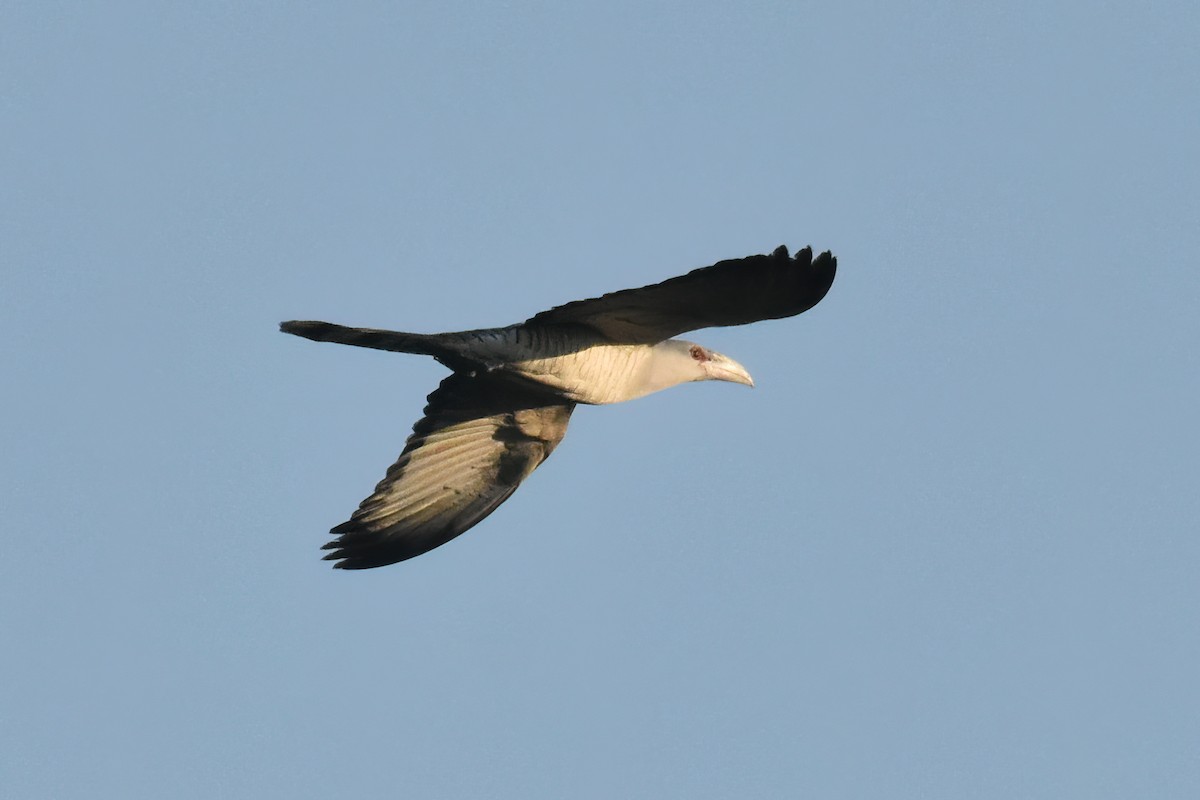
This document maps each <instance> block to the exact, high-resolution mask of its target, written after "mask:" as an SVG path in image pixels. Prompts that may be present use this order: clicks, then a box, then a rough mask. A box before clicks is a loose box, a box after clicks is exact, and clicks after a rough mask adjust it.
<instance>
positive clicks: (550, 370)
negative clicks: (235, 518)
mask: <svg viewBox="0 0 1200 800" xmlns="http://www.w3.org/2000/svg"><path fill="white" fill-rule="evenodd" d="M836 272H837V259H836V258H835V257H834V256H833V255H832V253H830V252H828V251H826V252H824V253H822V254H820V255H819V256H817V257H816V258H813V254H812V248H811V247H805V248H803V249H802V250H800V251H798V252H797V253H796V254H795V255H794V256H790V255H789V254H788V249H787V247H784V246H781V247H778V248H776V249H775V250H774V251H773V252H772V253H770V254H769V255H767V254H763V255H751V256H747V257H745V258H736V259H728V260H725V261H719V262H717V263H716V264H713V265H712V266H708V267H702V268H700V269H695V270H692V271H691V272H688V273H687V274H685V275H681V276H679V277H676V278H671V279H669V280H665V281H662V282H661V283H655V284H651V285H648V286H643V287H641V288H637V289H625V290H622V291H618V292H611V293H609V294H605V295H602V296H600V297H595V298H591V299H588V300H576V301H574V302H570V303H567V304H565V305H561V306H557V307H555V308H551V309H550V310H548V311H543V312H541V313H539V314H535V315H534V316H532V317H530V318H529V319H527V320H525V321H524V322H521V323H517V324H515V325H508V326H506V327H502V328H481V329H478V330H469V331H456V332H450V333H434V334H422V333H404V332H400V331H391V330H379V329H374V328H351V327H345V326H342V325H335V324H333V323H330V322H319V321H304V320H292V321H289V322H283V323H280V326H279V327H280V330H281V331H283V332H284V333H290V334H294V335H296V336H301V337H304V338H306V339H311V340H314V341H318V342H335V343H338V344H346V345H354V346H357V347H368V348H372V349H375V350H388V351H393V352H400V353H413V354H418V355H426V356H432V357H433V358H435V359H436V360H437V361H439V362H440V363H441V364H443V365H444V366H446V367H449V368H450V370H451V374H450V375H449V376H448V377H447V378H445V379H444V380H443V381H442V382H441V384H440V385H439V386H438V388H437V389H436V390H434V392H433V393H432V394H430V395H429V396H428V398H427V402H428V405H426V406H425V410H424V416H423V417H422V418H421V419H420V420H419V421H418V422H417V423H416V425H415V426H414V427H413V432H412V434H411V435H410V436H409V437H408V439H407V441H406V442H405V445H404V449H403V451H402V452H401V453H400V456H399V459H398V460H397V461H396V462H395V463H394V464H393V465H392V466H391V467H390V468H389V469H388V470H387V474H386V475H385V476H384V478H383V479H382V480H381V481H380V482H379V484H378V485H377V486H376V487H375V491H374V492H373V493H372V494H371V495H370V496H369V497H367V498H366V499H365V500H363V501H362V503H361V504H360V505H359V507H358V509H357V510H356V511H355V512H354V513H353V514H352V515H351V517H350V519H349V520H347V521H346V522H343V523H342V524H340V525H337V526H335V527H334V528H332V529H331V531H330V533H331V534H333V535H334V536H336V538H335V539H333V540H332V541H330V542H327V543H326V544H325V545H324V546H323V548H322V549H325V550H330V551H331V552H330V553H328V554H327V555H325V556H324V558H325V560H328V561H333V562H334V564H333V566H334V567H335V568H338V569H350V570H357V569H370V568H374V567H382V566H386V565H389V564H395V563H397V562H400V561H404V560H406V559H410V558H413V557H414V556H419V555H421V554H423V553H426V552H428V551H430V550H432V549H434V548H435V547H440V546H441V545H443V544H445V543H446V542H448V541H450V540H451V539H453V538H455V537H456V536H458V535H459V534H461V533H463V532H465V531H467V530H469V529H470V528H472V527H473V526H475V525H476V524H478V523H479V522H480V521H482V520H483V519H484V518H485V517H487V516H488V515H489V514H491V513H492V512H493V511H495V510H496V508H497V507H498V506H499V505H500V504H501V503H503V502H504V501H505V500H507V499H508V498H509V496H510V495H512V493H513V492H514V491H516V489H517V487H518V486H519V485H520V484H521V482H522V481H524V480H525V479H526V478H527V477H529V475H530V473H532V472H533V471H534V470H535V469H536V468H537V467H538V466H540V465H541V463H542V462H543V461H545V460H546V458H547V457H548V456H549V455H550V454H551V453H552V452H553V451H554V449H555V447H557V446H558V443H559V442H560V441H562V438H563V436H564V435H565V434H566V432H567V423H568V422H569V421H570V418H571V412H572V411H574V410H575V406H576V405H577V404H585V405H606V404H610V403H619V402H622V401H625V400H632V399H635V398H638V397H643V396H645V395H648V394H650V393H652V392H657V391H661V390H662V389H667V388H670V387H672V386H675V385H678V384H681V383H687V382H690V381H706V380H718V381H730V382H733V383H738V384H744V385H746V386H753V385H754V381H753V379H752V378H751V377H750V373H749V372H747V371H746V368H745V367H743V366H742V365H741V364H739V363H738V362H736V361H734V360H733V359H731V358H729V357H728V356H725V355H722V354H721V353H718V352H716V351H714V350H710V349H709V348H707V347H703V346H701V345H699V344H696V343H694V342H689V341H684V340H682V339H676V338H674V337H675V336H678V335H679V334H681V333H684V332H687V331H692V330H697V329H700V328H708V327H720V326H730V325H745V324H747V323H751V322H759V321H761V320H769V319H781V318H784V317H791V316H795V315H796V314H800V313H801V312H804V311H807V310H808V309H810V308H812V307H813V306H815V305H816V304H817V303H818V302H820V301H821V299H822V298H823V297H825V295H826V293H827V292H828V291H829V287H830V286H831V285H832V283H833V279H834V275H835V274H836Z"/></svg>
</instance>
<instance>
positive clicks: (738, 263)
mask: <svg viewBox="0 0 1200 800" xmlns="http://www.w3.org/2000/svg"><path fill="white" fill-rule="evenodd" d="M836 272H837V259H836V258H834V257H833V256H832V255H831V254H830V253H828V252H825V253H822V254H821V255H819V256H817V258H816V259H815V260H814V259H813V257H812V248H810V247H806V248H804V249H803V250H801V251H800V252H798V253H796V256H795V258H789V257H788V251H787V248H786V247H780V248H778V249H777V250H776V251H775V252H774V253H771V255H769V256H766V255H760V256H748V257H747V258H735V259H731V260H729V261H721V262H718V263H716V264H713V265H712V266H711V267H704V268H702V269H697V270H693V271H691V272H689V273H688V274H687V275H681V276H680V277H678V278H671V279H670V280H667V281H663V282H662V283H656V284H653V285H651V286H643V287H642V288H640V289H625V290H624V291H620V292H612V293H610V294H606V295H604V296H602V297H596V298H593V299H591V300H576V301H575V302H573V303H567V304H566V305H564V306H559V307H558V308H552V309H550V310H549V311H543V312H542V313H540V314H538V315H536V316H534V317H531V318H530V319H528V320H526V324H527V325H536V324H559V323H575V324H580V325H587V326H589V327H591V328H594V329H596V330H598V331H600V332H601V333H602V334H604V335H605V336H607V337H609V338H610V339H613V340H615V341H619V342H629V343H631V344H641V343H645V344H650V343H654V342H660V341H662V340H663V339H669V338H671V337H672V336H676V335H678V334H680V333H683V332H684V331H691V330H696V329H697V328H709V327H713V326H723V325H745V324H746V323H748V322H757V321H759V320H763V319H779V318H781V317H790V316H794V315H795V314H799V313H800V312H802V311H807V310H808V309H810V308H812V307H813V306H815V305H816V304H817V303H818V302H820V300H821V298H822V297H824V296H825V293H826V292H828V291H829V287H830V285H831V284H832V283H833V276H834V273H836Z"/></svg>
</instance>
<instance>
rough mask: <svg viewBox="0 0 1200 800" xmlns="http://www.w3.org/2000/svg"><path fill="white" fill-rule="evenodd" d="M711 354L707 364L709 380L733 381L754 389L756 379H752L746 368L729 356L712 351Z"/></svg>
mask: <svg viewBox="0 0 1200 800" xmlns="http://www.w3.org/2000/svg"><path fill="white" fill-rule="evenodd" d="M709 352H710V354H711V356H712V357H711V358H709V360H708V361H707V362H705V366H706V367H707V368H708V376H709V378H711V379H712V380H714V381H731V382H733V383H740V384H742V385H744V386H749V387H751V388H753V387H754V379H753V378H751V377H750V373H749V372H747V371H746V368H745V367H743V366H742V365H741V364H739V363H738V362H736V361H734V360H733V359H732V358H729V357H728V356H723V355H721V354H720V353H713V352H712V351H709Z"/></svg>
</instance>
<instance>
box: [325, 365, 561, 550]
mask: <svg viewBox="0 0 1200 800" xmlns="http://www.w3.org/2000/svg"><path fill="white" fill-rule="evenodd" d="M574 407H575V405H574V403H564V402H562V401H561V400H559V399H557V398H555V397H553V396H550V395H547V394H543V393H538V392H534V391H530V390H528V389H526V388H524V387H521V386H519V385H514V384H511V383H508V382H505V381H503V380H501V379H498V378H494V377H489V376H486V375H484V376H479V377H470V376H468V375H461V374H455V375H451V376H450V377H448V378H446V379H445V380H444V381H442V383H441V385H440V386H439V387H438V388H437V391H435V392H434V393H433V394H431V395H429V405H427V406H426V407H425V417H424V419H422V420H421V421H420V422H418V423H417V424H416V426H415V427H414V428H413V432H412V435H411V436H409V437H408V442H407V443H406V444H405V446H404V452H402V453H401V454H400V459H399V460H398V461H397V462H396V463H395V464H393V465H392V467H391V468H390V469H388V472H387V476H386V477H385V478H384V479H383V480H382V481H380V483H379V485H378V486H376V487H375V493H374V494H372V495H371V496H370V497H368V498H367V499H366V500H364V501H363V502H362V504H361V505H360V506H359V507H358V510H357V511H355V512H354V515H353V516H351V517H350V520H349V521H348V522H343V523H342V524H341V525H338V526H337V527H336V528H334V529H333V530H332V531H331V533H336V534H340V535H339V536H338V538H337V539H335V540H334V541H332V542H330V543H329V544H327V545H325V547H324V549H326V550H333V552H332V553H330V554H329V555H327V556H325V558H326V559H329V560H336V561H338V563H337V564H335V565H334V566H335V567H340V568H342V569H366V568H368V567H381V566H384V565H385V564H394V563H395V562H397V561H403V560H404V559H406V558H412V557H413V556H418V555H420V554H421V553H424V552H426V551H428V550H432V549H433V548H435V547H437V546H439V545H442V544H445V543H446V542H448V541H450V540H451V539H453V538H454V537H455V536H458V535H459V534H460V533H462V532H463V531H465V530H467V529H468V528H470V527H471V526H472V525H474V524H475V523H477V522H479V521H480V520H482V519H483V518H484V517H486V516H487V515H488V514H490V513H492V512H493V511H494V510H495V509H496V507H497V506H499V505H500V504H501V503H503V502H504V501H505V500H507V499H508V496H509V495H510V494H512V493H513V492H514V491H515V490H516V488H517V486H519V485H520V483H521V481H522V480H524V479H525V477H526V476H528V475H529V473H531V472H533V470H534V469H536V468H537V466H538V465H539V464H541V463H542V461H544V460H545V459H546V457H547V456H548V455H550V452H551V451H552V450H554V447H555V445H557V444H558V443H559V441H561V440H562V437H563V435H564V434H565V433H566V432H567V421H568V420H569V419H570V417H571V411H572V410H573V409H574Z"/></svg>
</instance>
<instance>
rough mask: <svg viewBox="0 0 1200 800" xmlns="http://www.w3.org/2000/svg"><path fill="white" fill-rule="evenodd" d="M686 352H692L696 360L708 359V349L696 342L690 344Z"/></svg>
mask: <svg viewBox="0 0 1200 800" xmlns="http://www.w3.org/2000/svg"><path fill="white" fill-rule="evenodd" d="M688 352H690V353H691V354H692V358H694V359H696V360H697V361H700V362H704V361H708V360H709V355H708V351H707V350H705V349H704V348H703V347H701V346H700V345H698V344H694V345H692V347H691V350H689V351H688Z"/></svg>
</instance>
